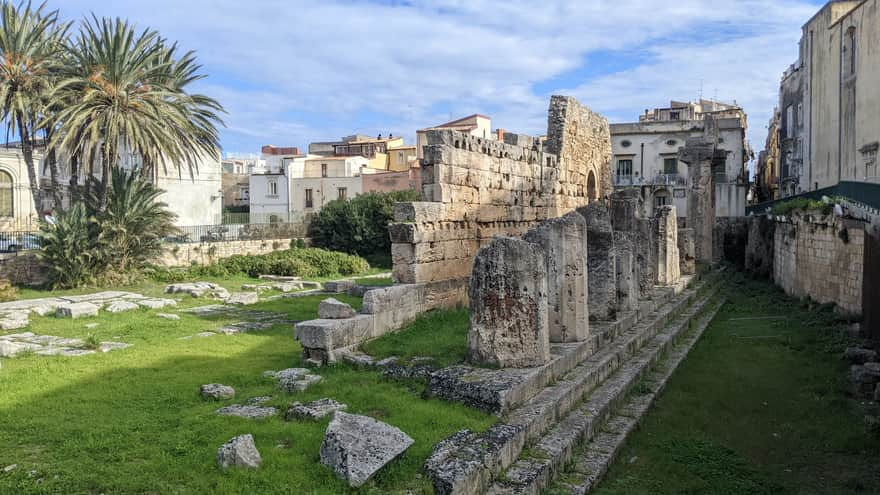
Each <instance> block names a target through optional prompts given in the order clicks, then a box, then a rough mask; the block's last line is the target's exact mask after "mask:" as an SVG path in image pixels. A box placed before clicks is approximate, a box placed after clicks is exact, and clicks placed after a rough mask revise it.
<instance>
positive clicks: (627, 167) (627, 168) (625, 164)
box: [617, 158, 633, 177]
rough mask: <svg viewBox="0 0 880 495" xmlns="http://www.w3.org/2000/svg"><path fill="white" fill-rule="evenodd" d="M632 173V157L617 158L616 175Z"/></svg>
mask: <svg viewBox="0 0 880 495" xmlns="http://www.w3.org/2000/svg"><path fill="white" fill-rule="evenodd" d="M632 173H633V161H632V158H626V159H623V158H621V159H619V160H617V176H618V177H622V176H630V175H632Z"/></svg>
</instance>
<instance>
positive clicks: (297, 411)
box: [284, 398, 348, 421]
mask: <svg viewBox="0 0 880 495" xmlns="http://www.w3.org/2000/svg"><path fill="white" fill-rule="evenodd" d="M346 408H348V406H347V405H345V404H342V403H340V402H336V401H335V400H333V399H329V398H325V399H318V400H316V401H312V402H308V403H306V404H302V403H299V402H294V403H293V404H291V405H290V407H289V408H288V409H287V414H286V415H285V416H284V419H286V420H287V421H291V420H294V419H306V420H313V421H316V420H319V419H322V418H324V417H325V416H329V415H331V414H333V413H335V412H336V411H344V410H345V409H346Z"/></svg>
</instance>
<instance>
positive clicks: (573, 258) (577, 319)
mask: <svg viewBox="0 0 880 495" xmlns="http://www.w3.org/2000/svg"><path fill="white" fill-rule="evenodd" d="M523 240H525V241H528V242H531V243H534V244H538V245H540V246H541V247H543V248H544V250H545V252H546V253H547V256H546V259H547V311H548V319H549V331H550V342H581V341H584V340H587V339H588V338H589V336H590V332H589V326H588V325H589V314H588V310H587V226H586V223H585V222H584V218H583V217H582V216H580V215H578V214H577V213H569V214H568V215H565V216H564V217H562V218H557V219H553V220H547V221H545V222H543V223H541V224H539V225H538V226H536V227H534V228H532V230H530V231H528V232H527V233H526V235H525V236H524V237H523Z"/></svg>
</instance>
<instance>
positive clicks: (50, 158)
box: [46, 149, 64, 211]
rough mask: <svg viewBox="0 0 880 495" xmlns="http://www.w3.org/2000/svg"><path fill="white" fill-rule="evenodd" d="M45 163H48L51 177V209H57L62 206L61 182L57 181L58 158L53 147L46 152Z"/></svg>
mask: <svg viewBox="0 0 880 495" xmlns="http://www.w3.org/2000/svg"><path fill="white" fill-rule="evenodd" d="M46 163H47V164H48V165H49V175H50V176H51V178H52V209H53V210H55V211H58V210H61V208H62V206H64V205H63V201H64V199H63V197H62V195H61V183H59V182H58V160H57V157H56V155H55V150H54V149H52V150H49V152H48V153H46Z"/></svg>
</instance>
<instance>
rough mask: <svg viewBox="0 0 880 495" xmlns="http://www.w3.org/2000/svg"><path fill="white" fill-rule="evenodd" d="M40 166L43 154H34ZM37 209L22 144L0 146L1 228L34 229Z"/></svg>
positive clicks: (8, 230)
mask: <svg viewBox="0 0 880 495" xmlns="http://www.w3.org/2000/svg"><path fill="white" fill-rule="evenodd" d="M34 158H35V159H36V160H37V164H38V165H37V166H38V171H37V173H39V167H40V164H41V161H42V160H41V156H40V155H37V156H35V157H34ZM37 213H38V212H36V211H35V210H34V201H33V196H32V195H31V186H30V182H29V180H28V173H27V166H26V165H25V163H24V157H23V156H22V154H21V151H19V149H18V148H11V147H10V148H6V147H2V148H0V231H3V232H10V231H16V230H33V229H34V228H36V219H37Z"/></svg>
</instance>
